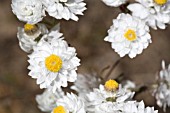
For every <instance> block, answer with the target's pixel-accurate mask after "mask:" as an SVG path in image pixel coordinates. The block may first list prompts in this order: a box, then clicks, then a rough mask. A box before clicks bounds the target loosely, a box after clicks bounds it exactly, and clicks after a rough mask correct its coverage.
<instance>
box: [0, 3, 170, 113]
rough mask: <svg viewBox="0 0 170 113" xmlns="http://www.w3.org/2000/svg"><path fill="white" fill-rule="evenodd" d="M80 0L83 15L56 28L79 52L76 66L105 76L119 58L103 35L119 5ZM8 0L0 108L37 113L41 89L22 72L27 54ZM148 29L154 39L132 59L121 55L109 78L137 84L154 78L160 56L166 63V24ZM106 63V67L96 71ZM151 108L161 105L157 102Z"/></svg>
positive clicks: (2, 6) (0, 18)
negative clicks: (22, 48)
mask: <svg viewBox="0 0 170 113" xmlns="http://www.w3.org/2000/svg"><path fill="white" fill-rule="evenodd" d="M85 2H86V3H87V4H88V5H87V8H88V9H87V10H86V11H85V13H84V16H81V17H80V20H79V21H78V22H73V21H62V22H61V30H62V32H63V33H64V36H65V39H66V40H67V41H68V43H70V44H71V46H74V47H75V48H76V49H77V53H78V56H79V57H80V58H81V66H80V67H79V70H78V72H80V73H87V72H89V73H91V72H96V73H98V75H99V76H103V77H104V76H105V73H107V71H108V70H109V67H110V66H111V65H113V64H114V63H115V62H116V61H117V60H118V59H120V57H119V56H118V55H117V54H116V53H115V52H114V51H113V50H112V49H111V45H110V43H108V42H104V40H103V39H104V37H105V36H106V35H107V30H108V29H109V27H110V26H111V25H112V19H114V18H116V17H117V15H118V14H119V13H120V11H119V9H117V8H111V7H108V6H106V5H105V4H104V3H102V2H101V0H85ZM10 4H11V0H0V64H1V65H0V113H41V112H40V111H39V110H38V108H37V104H36V102H35V95H36V94H39V93H41V92H42V90H40V89H39V87H38V86H37V85H36V82H35V80H33V79H31V78H30V77H29V76H28V75H27V74H28V70H27V66H28V63H27V59H28V58H27V54H26V53H24V52H23V51H22V50H21V49H20V47H19V45H18V40H17V38H16V33H17V27H18V26H22V24H21V22H19V21H18V20H17V19H16V17H15V15H13V13H12V12H11V7H10ZM151 35H152V41H153V43H152V44H150V46H149V47H148V48H147V49H146V50H144V52H143V53H142V54H141V55H138V56H137V57H136V58H135V59H133V60H132V59H130V58H128V57H124V58H122V59H121V61H120V64H119V65H118V66H117V67H116V68H115V69H114V70H113V71H112V73H111V74H110V76H109V78H115V77H116V76H118V75H119V74H121V73H123V74H124V76H125V77H126V78H127V79H130V80H132V81H134V82H135V83H136V84H152V83H154V82H155V74H156V73H157V72H158V71H159V70H160V69H161V61H162V60H163V59H164V60H165V61H166V62H167V63H170V44H169V43H170V37H169V36H170V25H169V26H168V27H167V29H166V30H157V31H154V30H152V29H151ZM106 67H108V69H106V70H105V71H104V72H101V70H102V69H104V68H106ZM136 99H137V100H139V101H140V100H142V99H143V100H144V102H145V103H146V105H149V106H150V105H154V102H155V100H154V98H153V97H152V96H151V94H150V92H149V91H145V92H143V93H141V94H140V95H138V96H137V97H136ZM156 109H160V108H159V107H157V106H156ZM169 112H170V111H168V110H167V113H169ZM159 113H162V111H161V110H160V111H159Z"/></svg>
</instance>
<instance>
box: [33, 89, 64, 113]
mask: <svg viewBox="0 0 170 113" xmlns="http://www.w3.org/2000/svg"><path fill="white" fill-rule="evenodd" d="M63 96H64V92H63V91H62V89H60V88H59V89H57V90H56V91H55V92H54V93H53V92H51V91H50V90H48V89H46V90H45V91H44V92H43V94H40V95H37V96H36V101H37V103H38V107H39V109H40V110H41V111H43V112H51V111H52V110H53V109H54V108H55V107H56V101H57V100H58V99H60V98H62V97H63Z"/></svg>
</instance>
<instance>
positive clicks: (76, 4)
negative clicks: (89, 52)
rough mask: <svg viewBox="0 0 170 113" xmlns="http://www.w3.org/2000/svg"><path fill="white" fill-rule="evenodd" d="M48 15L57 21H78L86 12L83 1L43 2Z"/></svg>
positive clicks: (54, 0)
mask: <svg viewBox="0 0 170 113" xmlns="http://www.w3.org/2000/svg"><path fill="white" fill-rule="evenodd" d="M42 1H43V4H44V6H45V8H46V11H47V12H48V14H49V15H50V16H52V17H54V18H56V19H65V20H69V19H72V20H75V21H77V20H78V16H77V15H83V11H84V10H86V7H85V5H86V4H85V3H84V2H83V0H42Z"/></svg>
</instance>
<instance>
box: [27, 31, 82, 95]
mask: <svg viewBox="0 0 170 113" xmlns="http://www.w3.org/2000/svg"><path fill="white" fill-rule="evenodd" d="M61 36H62V34H61V33H58V31H56V32H55V31H51V32H50V33H49V34H48V35H45V36H44V37H43V38H42V39H44V40H42V41H40V42H39V43H38V44H37V46H35V47H34V48H33V50H34V51H33V53H32V54H30V55H29V60H28V62H29V63H30V65H29V67H28V69H29V70H30V72H29V75H30V76H31V77H32V78H35V79H37V84H39V85H40V88H50V89H51V90H53V92H55V90H56V89H57V88H60V87H61V86H63V87H67V82H68V81H69V82H74V81H75V80H76V79H77V73H76V70H77V66H79V65H80V59H78V58H77V57H76V55H77V53H76V50H75V48H73V47H69V46H68V44H67V42H66V41H64V40H63V38H61Z"/></svg>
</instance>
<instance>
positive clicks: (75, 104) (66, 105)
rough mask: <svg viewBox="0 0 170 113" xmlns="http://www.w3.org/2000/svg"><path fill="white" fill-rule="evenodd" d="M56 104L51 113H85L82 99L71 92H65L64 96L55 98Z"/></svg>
mask: <svg viewBox="0 0 170 113" xmlns="http://www.w3.org/2000/svg"><path fill="white" fill-rule="evenodd" d="M56 104H57V106H56V108H54V109H53V111H52V112H51V113H86V112H85V106H84V102H83V100H81V98H79V97H77V96H76V95H75V94H73V93H71V94H69V93H67V95H66V96H64V97H63V98H61V99H59V100H57V102H56Z"/></svg>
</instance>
